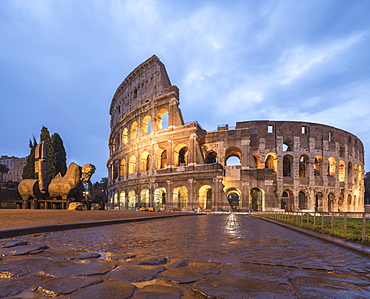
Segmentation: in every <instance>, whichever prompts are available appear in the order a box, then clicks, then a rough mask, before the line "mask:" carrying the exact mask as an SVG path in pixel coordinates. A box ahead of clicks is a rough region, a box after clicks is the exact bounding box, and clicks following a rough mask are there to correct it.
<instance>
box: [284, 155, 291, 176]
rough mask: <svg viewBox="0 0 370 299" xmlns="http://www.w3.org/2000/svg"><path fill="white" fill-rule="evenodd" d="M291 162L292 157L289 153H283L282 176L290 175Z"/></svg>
mask: <svg viewBox="0 0 370 299" xmlns="http://www.w3.org/2000/svg"><path fill="white" fill-rule="evenodd" d="M292 163H293V157H292V156H290V155H285V156H284V157H283V176H288V177H289V176H292Z"/></svg>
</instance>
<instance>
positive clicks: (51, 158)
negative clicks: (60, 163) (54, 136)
mask: <svg viewBox="0 0 370 299" xmlns="http://www.w3.org/2000/svg"><path fill="white" fill-rule="evenodd" d="M42 141H45V142H46V144H47V150H48V159H47V162H48V164H49V183H50V181H51V180H52V178H54V177H55V175H56V174H57V173H56V170H55V164H56V161H55V155H54V148H53V143H52V141H51V137H50V133H49V130H48V128H46V127H44V126H43V127H42V129H41V134H40V142H42Z"/></svg>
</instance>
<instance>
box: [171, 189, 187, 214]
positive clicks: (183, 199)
mask: <svg viewBox="0 0 370 299" xmlns="http://www.w3.org/2000/svg"><path fill="white" fill-rule="evenodd" d="M172 198H173V207H174V208H175V209H183V208H186V207H187V205H188V188H186V186H178V187H176V188H174V189H173V197H172Z"/></svg>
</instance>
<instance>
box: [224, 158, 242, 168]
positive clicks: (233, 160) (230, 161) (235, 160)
mask: <svg viewBox="0 0 370 299" xmlns="http://www.w3.org/2000/svg"><path fill="white" fill-rule="evenodd" d="M240 164H241V163H240V158H239V157H238V156H230V157H229V158H227V160H226V166H236V165H240Z"/></svg>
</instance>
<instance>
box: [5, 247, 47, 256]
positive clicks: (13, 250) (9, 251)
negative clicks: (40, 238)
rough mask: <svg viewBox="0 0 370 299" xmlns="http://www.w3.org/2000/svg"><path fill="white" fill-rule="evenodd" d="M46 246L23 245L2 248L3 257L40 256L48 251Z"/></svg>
mask: <svg viewBox="0 0 370 299" xmlns="http://www.w3.org/2000/svg"><path fill="white" fill-rule="evenodd" d="M47 248H48V247H47V246H46V245H32V244H30V245H22V246H15V247H9V248H1V249H0V255H1V256H14V255H27V254H38V253H41V252H43V251H44V249H47Z"/></svg>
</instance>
